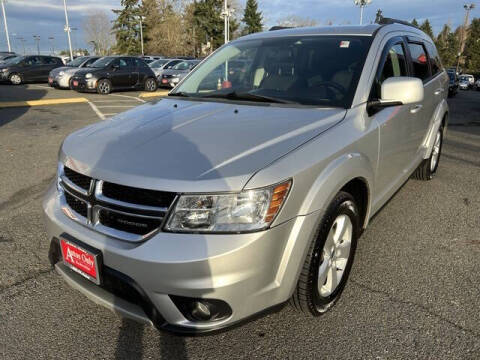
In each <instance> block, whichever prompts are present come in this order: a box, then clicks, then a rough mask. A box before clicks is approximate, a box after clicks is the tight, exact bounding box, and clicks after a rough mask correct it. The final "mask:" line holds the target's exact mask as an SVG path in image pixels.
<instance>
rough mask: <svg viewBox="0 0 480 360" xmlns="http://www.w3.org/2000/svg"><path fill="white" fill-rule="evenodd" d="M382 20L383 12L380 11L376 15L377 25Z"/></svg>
mask: <svg viewBox="0 0 480 360" xmlns="http://www.w3.org/2000/svg"><path fill="white" fill-rule="evenodd" d="M382 19H383V15H382V10H381V9H378V10H377V14H376V15H375V23H376V24H379V23H380V21H382Z"/></svg>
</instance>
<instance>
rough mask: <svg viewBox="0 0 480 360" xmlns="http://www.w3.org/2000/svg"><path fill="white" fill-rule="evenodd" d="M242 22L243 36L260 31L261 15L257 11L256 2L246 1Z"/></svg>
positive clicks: (253, 0)
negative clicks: (243, 25)
mask: <svg viewBox="0 0 480 360" xmlns="http://www.w3.org/2000/svg"><path fill="white" fill-rule="evenodd" d="M242 21H243V22H244V23H245V29H244V34H252V33H256V32H260V31H262V28H263V25H262V13H261V12H260V11H258V3H257V0H247V4H246V5H245V12H244V13H243V19H242Z"/></svg>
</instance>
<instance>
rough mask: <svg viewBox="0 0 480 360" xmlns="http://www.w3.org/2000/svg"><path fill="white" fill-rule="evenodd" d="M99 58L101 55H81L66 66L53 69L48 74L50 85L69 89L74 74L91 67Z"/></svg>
mask: <svg viewBox="0 0 480 360" xmlns="http://www.w3.org/2000/svg"><path fill="white" fill-rule="evenodd" d="M98 59H100V56H80V57H77V58H76V59H73V60H72V61H69V62H68V63H67V65H65V66H62V67H59V68H56V69H53V70H52V71H50V74H49V75H48V85H50V86H52V87H54V88H59V89H69V88H70V81H71V79H72V76H73V75H74V74H75V73H76V72H77V71H78V70H79V69H83V68H86V67H89V66H90V65H91V64H93V63H94V62H95V61H97V60H98Z"/></svg>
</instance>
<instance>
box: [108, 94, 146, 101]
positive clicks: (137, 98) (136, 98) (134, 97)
mask: <svg viewBox="0 0 480 360" xmlns="http://www.w3.org/2000/svg"><path fill="white" fill-rule="evenodd" d="M109 96H119V97H123V98H130V99H135V100H137V101H140V102H142V103H146V101H145V100H143V99H140V98H139V97H136V96H128V95H120V94H109Z"/></svg>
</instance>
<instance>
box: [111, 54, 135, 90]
mask: <svg viewBox="0 0 480 360" xmlns="http://www.w3.org/2000/svg"><path fill="white" fill-rule="evenodd" d="M112 65H114V66H115V67H114V70H113V71H112V72H111V81H112V85H113V87H114V88H127V87H130V72H131V68H130V67H129V66H128V63H127V59H126V58H118V59H115V61H114V62H113V63H112Z"/></svg>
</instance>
